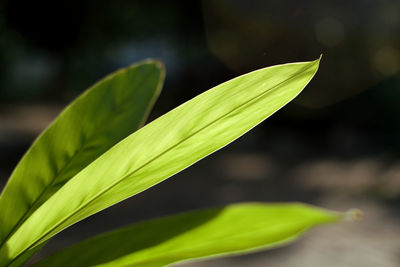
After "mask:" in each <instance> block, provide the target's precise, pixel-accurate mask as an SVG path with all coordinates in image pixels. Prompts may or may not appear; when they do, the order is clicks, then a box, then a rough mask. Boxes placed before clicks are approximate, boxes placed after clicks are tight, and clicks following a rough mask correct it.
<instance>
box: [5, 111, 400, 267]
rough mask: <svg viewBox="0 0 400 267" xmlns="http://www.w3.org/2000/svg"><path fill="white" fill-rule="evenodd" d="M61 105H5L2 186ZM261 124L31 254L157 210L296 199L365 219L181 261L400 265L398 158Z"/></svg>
mask: <svg viewBox="0 0 400 267" xmlns="http://www.w3.org/2000/svg"><path fill="white" fill-rule="evenodd" d="M60 110H61V107H59V106H46V105H30V106H21V107H12V108H11V107H9V108H4V109H3V110H2V112H1V114H0V152H1V153H0V160H1V163H0V183H1V184H0V188H2V187H3V185H4V183H5V181H6V179H7V177H8V176H9V174H10V172H11V171H12V167H13V166H11V163H12V162H13V163H15V164H16V162H17V160H18V158H19V157H21V156H22V154H23V152H24V151H25V149H26V148H27V146H28V145H29V143H30V142H31V141H32V138H33V137H34V136H35V135H37V134H38V133H39V132H40V131H41V130H42V129H43V128H44V127H45V126H46V125H47V124H48V123H49V122H50V121H51V119H52V118H53V117H54V116H56V114H57V113H58V112H59V111H60ZM274 116H279V113H278V114H277V115H274ZM32 122H34V123H32ZM262 130H265V131H268V120H267V121H266V122H264V124H263V125H262V126H260V127H257V128H256V129H254V130H253V131H251V132H250V133H248V134H246V135H245V136H243V137H242V138H240V139H239V140H237V141H236V142H235V143H233V144H231V145H230V146H228V147H226V148H224V149H223V150H221V151H218V152H217V153H215V154H214V155H212V156H210V157H208V158H206V159H204V160H202V161H200V162H199V163H197V164H195V165H194V166H192V167H190V168H189V169H187V170H185V171H183V172H181V173H179V174H178V175H175V176H174V177H172V178H170V179H168V180H167V181H165V182H163V183H161V184H159V185H157V186H155V187H153V188H150V189H149V190H147V191H145V192H143V193H141V194H139V195H137V196H135V197H133V198H131V199H129V200H127V201H124V202H122V203H120V204H118V205H115V206H113V207H111V208H109V209H107V210H105V211H103V212H100V213H99V214H97V215H94V216H92V217H90V218H88V219H86V220H84V221H82V222H80V223H78V224H76V225H74V226H73V227H71V228H70V229H67V230H65V231H64V232H62V233H60V234H59V235H58V236H57V237H56V238H55V239H54V240H52V241H50V242H49V244H48V245H46V246H45V248H44V249H43V250H42V251H40V252H39V253H38V255H37V256H35V259H34V261H35V260H38V259H40V258H42V257H44V256H46V255H49V254H51V253H54V252H56V251H57V250H59V249H61V248H63V247H65V246H68V245H71V244H73V243H75V242H77V241H79V240H82V239H84V238H87V237H89V236H92V235H93V234H96V233H100V232H103V231H106V230H111V229H114V228H116V227H119V226H122V225H126V224H129V223H133V222H136V221H139V220H143V219H148V218H152V217H156V216H161V215H166V214H171V213H175V212H181V211H187V210H190V209H197V208H204V207H209V206H216V205H221V204H226V203H232V202H239V201H302V202H306V203H310V204H314V205H318V206H321V207H324V208H328V209H333V210H338V211H346V210H348V209H350V208H358V209H361V210H362V211H363V212H364V217H363V219H362V220H361V221H357V222H343V223H339V224H335V225H327V226H324V227H320V228H317V229H315V230H312V231H310V232H309V233H308V234H306V235H305V236H304V237H302V238H301V239H300V240H298V241H296V242H294V243H293V244H291V245H289V246H286V247H282V248H278V249H274V250H271V251H264V252H257V253H253V254H250V255H245V256H234V257H230V258H221V259H211V260H207V261H200V262H190V263H182V264H180V266H187V267H189V266H191V267H203V266H208V267H210V266H211V267H213V266H271V267H292V266H296V267H303V266H304V267H336V266H338V267H339V266H340V267H357V266H362V267H376V266H382V267H397V266H400V238H399V237H400V212H399V211H400V210H399V200H400V198H399V196H400V160H399V159H397V158H396V157H393V156H389V155H387V154H385V153H384V152H381V153H378V154H376V155H368V156H348V155H341V153H343V152H342V151H341V150H340V149H339V147H337V151H335V147H332V146H330V147H329V148H328V146H327V149H326V150H325V149H324V147H320V146H324V142H323V141H321V140H320V139H321V137H318V136H317V135H318V134H319V133H315V136H307V135H306V134H305V133H304V132H302V130H301V129H299V130H298V132H294V133H293V132H292V133H290V134H288V133H287V131H285V130H284V129H282V130H279V129H278V130H277V129H274V130H271V131H272V132H271V133H270V134H269V135H267V136H268V138H267V139H263V138H262V136H265V133H263V135H261V131H262ZM342 138H343V140H345V139H346V138H350V135H349V136H347V135H346V133H343V134H342ZM351 138H353V139H354V138H357V136H356V137H354V136H352V137H351ZM317 139H318V140H320V141H319V142H318V145H316V144H315V142H314V141H315V140H317ZM246 148H247V149H246ZM350 149H351V147H350ZM6 162H11V163H7V164H5V163H6Z"/></svg>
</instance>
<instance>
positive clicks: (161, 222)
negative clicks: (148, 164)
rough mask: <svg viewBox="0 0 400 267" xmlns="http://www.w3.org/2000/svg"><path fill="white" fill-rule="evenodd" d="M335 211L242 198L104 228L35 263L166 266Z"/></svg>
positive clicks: (279, 236) (265, 239)
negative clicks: (108, 229) (242, 200)
mask: <svg viewBox="0 0 400 267" xmlns="http://www.w3.org/2000/svg"><path fill="white" fill-rule="evenodd" d="M341 217H342V215H341V214H339V213H334V212H329V211H325V210H322V209H319V208H315V207H313V206H309V205H305V204H294V203H284V204H262V203H242V204H233V205H228V206H225V207H223V208H215V209H207V210H200V211H194V212H188V213H184V214H180V215H174V216H169V217H166V218H161V219H155V220H151V221H147V222H142V223H138V224H134V225H131V226H128V227H124V228H123V229H120V230H117V231H113V232H110V233H106V234H102V235H99V236H97V237H93V238H90V239H88V240H86V241H83V242H81V243H79V244H76V245H74V246H72V247H70V248H67V249H66V250H64V251H61V252H59V253H56V254H55V255H52V256H50V257H49V258H48V259H45V260H43V261H42V262H40V263H39V264H38V265H37V266H38V267H45V266H64V265H68V266H104V267H105V266H165V265H168V264H171V263H175V262H181V261H186V260H189V259H193V258H197V259H198V258H209V257H215V256H225V255H230V254H237V253H243V252H252V251H254V250H260V249H268V248H274V247H276V246H281V245H283V244H286V243H288V242H290V241H293V240H295V239H297V237H299V235H301V234H302V233H304V231H306V230H308V229H309V228H311V227H314V226H317V225H320V224H325V223H330V222H335V221H337V220H340V219H341Z"/></svg>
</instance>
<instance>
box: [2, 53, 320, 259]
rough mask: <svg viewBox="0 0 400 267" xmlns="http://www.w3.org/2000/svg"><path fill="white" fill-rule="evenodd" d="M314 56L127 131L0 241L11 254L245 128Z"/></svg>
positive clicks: (301, 82) (300, 77) (304, 73)
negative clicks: (4, 239) (127, 133)
mask: <svg viewBox="0 0 400 267" xmlns="http://www.w3.org/2000/svg"><path fill="white" fill-rule="evenodd" d="M318 64H319V60H315V61H311V62H302V63H292V64H284V65H278V66H273V67H269V68H265V69H261V70H257V71H254V72H251V73H249V74H246V75H242V76H239V77H237V78H235V79H233V80H230V81H228V82H225V83H223V84H221V85H218V86H216V87H214V88H212V89H210V90H208V91H206V92H205V93H203V94H201V95H199V96H197V97H195V98H193V99H192V100H190V101H188V102H186V103H184V104H182V105H180V106H179V107H177V108H175V109H174V110H172V111H170V112H168V113H167V114H165V115H163V116H161V117H160V118H158V119H157V120H155V121H153V122H151V123H149V124H147V125H146V126H145V127H143V128H141V129H140V130H138V131H136V132H135V133H133V134H131V135H130V136H129V137H127V138H125V139H124V140H123V141H121V142H119V143H118V144H117V145H115V146H114V147H112V148H111V149H109V150H108V151H107V152H106V153H104V154H103V155H102V156H101V157H99V158H98V159H96V160H95V161H94V162H92V163H91V164H90V165H88V166H87V167H86V168H85V169H83V170H82V171H81V172H79V173H78V174H77V175H76V176H75V177H74V178H73V179H71V180H70V181H69V182H68V183H66V184H65V185H64V186H63V187H62V188H61V189H60V190H59V191H58V192H57V193H56V194H54V195H53V196H52V197H51V198H50V199H49V200H48V201H47V202H46V203H44V204H43V205H42V206H41V207H40V208H38V209H37V210H36V211H35V212H34V213H33V214H32V216H31V217H30V218H28V219H27V220H26V221H25V222H24V224H23V225H22V226H21V227H20V228H19V229H18V230H17V231H16V232H15V233H14V234H13V236H12V237H11V238H10V239H9V240H8V241H7V243H6V245H7V249H8V250H7V252H6V254H5V252H4V251H1V250H0V261H1V260H2V257H3V258H4V257H6V258H7V257H8V258H14V257H16V256H18V255H19V254H20V253H23V252H24V251H26V250H29V249H30V248H32V247H34V246H36V245H38V244H40V243H41V242H43V241H45V240H46V239H48V238H50V237H51V236H53V235H55V234H56V233H58V232H59V231H61V230H63V229H64V228H66V227H68V226H70V225H71V224H73V223H76V222H77V221H79V220H82V219H84V218H85V217H87V216H90V215H91V214H94V213H96V212H98V211H100V210H102V209H104V208H106V207H109V206H111V205H113V204H115V203H117V202H119V201H122V200H123V199H126V198H128V197H131V196H133V195H135V194H137V193H139V192H141V191H143V190H146V189H147V188H149V187H151V186H153V185H155V184H157V183H159V182H161V181H163V180H165V179H167V178H168V177H170V176H171V175H173V174H175V173H177V172H179V171H181V170H183V169H184V168H186V167H188V166H190V165H191V164H193V163H195V162H196V161H198V160H200V159H201V158H203V157H205V156H207V155H209V154H210V153H212V152H214V151H216V150H218V149H220V148H221V147H223V146H225V145H227V144H228V143H230V142H232V141H233V140H235V139H236V138H238V137H240V136H241V135H243V134H244V133H245V132H247V131H249V130H250V129H252V128H253V127H255V126H256V125H257V124H259V123H260V122H262V121H263V120H264V119H266V118H267V117H269V116H270V115H271V114H273V113H274V112H275V111H277V110H278V109H279V108H281V107H282V106H284V105H285V104H286V103H288V102H289V101H290V100H292V99H293V98H294V97H295V96H297V95H298V94H299V93H300V92H301V90H302V89H303V88H304V87H305V86H306V85H307V84H308V82H309V81H310V80H311V78H312V77H313V76H314V74H315V73H316V71H317V69H318Z"/></svg>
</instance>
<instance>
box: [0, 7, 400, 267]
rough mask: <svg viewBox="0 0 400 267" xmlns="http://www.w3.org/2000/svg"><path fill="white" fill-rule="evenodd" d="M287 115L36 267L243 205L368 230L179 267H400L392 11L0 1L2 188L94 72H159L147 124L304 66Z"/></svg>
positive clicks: (94, 221)
mask: <svg viewBox="0 0 400 267" xmlns="http://www.w3.org/2000/svg"><path fill="white" fill-rule="evenodd" d="M321 53H322V54H323V59H322V62H321V66H320V70H319V72H318V74H317V76H316V77H315V78H314V79H313V81H312V82H311V83H310V84H309V86H307V88H306V89H305V91H304V92H303V93H302V94H301V95H300V96H299V97H297V98H296V99H295V100H294V101H293V102H291V103H290V104H288V105H287V106H286V107H285V108H284V109H282V110H280V111H279V112H278V113H277V114H275V115H273V116H272V117H271V118H269V119H268V120H267V121H266V122H264V123H263V124H261V125H259V126H258V127H257V128H255V129H254V130H252V131H251V132H249V133H248V134H246V135H245V136H244V137H242V138H240V139H239V140H237V141H236V142H234V143H233V144H231V145H230V146H228V147H226V148H224V149H223V150H221V151H218V152H217V153H216V154H214V155H212V156H210V157H208V158H206V159H204V160H202V161H201V162H199V163H198V164H196V165H194V166H192V167H191V168H189V169H187V170H185V171H183V172H181V173H180V174H178V175H176V176H174V177H173V178H171V179H169V180H167V181H165V182H163V183H161V184H160V185H157V186H156V187H153V188H151V189H149V190H147V191H145V192H143V193H141V194H139V195H137V196H135V197H134V198H131V199H129V200H127V201H125V202H122V203H120V204H118V205H115V206H113V207H111V208H109V209H107V210H105V211H103V212H101V213H99V214H97V215H95V216H92V217H90V218H88V219H86V220H85V221H83V222H80V223H78V224H77V225H75V226H73V227H72V228H70V229H68V230H65V231H64V232H62V233H61V234H59V235H58V236H57V237H56V238H55V239H54V240H53V241H51V242H50V243H48V245H47V246H45V248H44V249H43V250H42V251H40V252H39V254H38V255H37V256H36V259H35V260H37V259H40V258H41V257H44V256H46V255H49V254H51V253H53V252H55V251H57V250H58V249H61V248H63V247H65V246H68V245H70V244H72V243H75V242H76V241H78V240H82V239H84V238H86V237H88V236H91V235H93V234H95V233H99V232H103V231H106V230H110V229H114V228H116V227H119V226H122V225H126V224H129V223H133V222H136V221H139V220H143V219H148V218H153V217H156V216H161V215H166V214H170V213H174V212H181V211H186V210H189V209H196V208H203V207H208V206H216V205H221V204H226V203H232V202H238V201H275V202H280V201H302V202H307V203H311V204H315V205H319V206H322V207H325V208H330V209H335V210H341V211H344V210H347V209H349V208H359V209H362V210H363V211H364V213H365V214H364V219H363V220H362V221H360V222H357V223H342V224H338V225H334V226H326V227H322V228H319V229H317V230H314V231H311V232H310V233H309V234H308V235H306V236H305V237H304V238H302V239H301V240H299V241H298V242H295V243H294V244H292V245H289V246H287V247H285V248H279V249H275V250H272V251H267V252H259V253H255V254H251V255H247V256H240V257H238V256H236V257H232V258H227V259H214V260H208V261H205V262H194V263H187V264H182V265H181V266H188V267H189V266H192V267H195V266H196V267H203V266H274V267H275V266H277V267H289V266H300V267H302V266H311V267H312V266H316V267H322V266H327V267H331V266H341V267H350V266H352V267H354V266H363V267H369V266H371V267H372V266H373V267H376V266H383V267H392V266H393V267H394V266H400V238H399V237H400V157H399V156H400V139H399V136H400V106H399V102H400V1H399V0H381V1H366V0H357V1H316V0H310V1H303V0H287V1H254V0H248V1H239V0H215V1H151V0H148V1H131V0H114V1H99V0H98V1H94V0H92V1H90V0H88V1H77V0H70V1H40V0H38V1H28V0H8V1H1V2H0V189H1V188H2V187H3V186H4V184H5V182H6V180H7V179H8V177H9V175H10V173H11V171H12V169H13V167H14V166H15V165H16V164H17V162H18V160H19V158H20V157H21V156H22V155H23V153H24V152H25V151H26V149H27V148H28V147H29V145H30V144H31V142H32V141H33V139H34V138H35V137H36V136H37V135H38V134H39V133H40V131H42V130H43V129H44V127H46V126H47V125H48V124H49V123H50V122H51V120H52V119H53V118H55V116H57V114H58V113H59V112H60V111H61V110H62V108H63V107H64V106H65V105H66V104H67V103H69V102H70V101H71V100H72V99H74V98H75V97H76V96H77V95H78V94H79V93H81V92H82V91H83V90H84V89H86V88H87V87H89V86H90V85H92V84H93V83H94V82H96V81H97V80H98V79H100V78H101V77H103V76H104V75H106V74H108V73H110V72H112V71H114V70H116V69H118V68H120V67H124V66H127V65H129V64H131V63H133V62H135V61H139V60H142V59H145V58H159V59H161V60H162V61H163V62H164V63H165V65H166V67H167V78H166V83H165V87H164V89H163V92H162V94H161V96H160V98H159V101H158V102H157V103H156V106H155V109H154V111H153V113H152V114H151V116H150V117H151V118H150V120H153V119H155V118H157V117H158V116H160V115H161V114H163V113H165V112H167V111H169V110H171V109H172V108H174V107H175V106H177V105H179V104H181V103H183V102H184V101H186V100H189V99H190V98H192V97H194V96H196V95H198V94H199V93H201V92H204V91H205V90H207V89H209V88H211V87H213V86H215V85H218V84H219V83H221V82H224V81H226V80H228V79H230V78H233V77H235V76H238V75H240V74H244V73H246V72H249V71H252V70H255V69H257V68H261V67H266V66H270V65H274V64H280V63H287V62H295V61H306V60H314V59H316V58H318V57H319V56H320V54H321Z"/></svg>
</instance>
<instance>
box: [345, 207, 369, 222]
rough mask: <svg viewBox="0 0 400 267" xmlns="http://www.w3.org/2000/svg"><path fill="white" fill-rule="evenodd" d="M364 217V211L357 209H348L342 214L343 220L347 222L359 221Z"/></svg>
mask: <svg viewBox="0 0 400 267" xmlns="http://www.w3.org/2000/svg"><path fill="white" fill-rule="evenodd" d="M363 217H364V213H363V212H362V211H361V210H359V209H349V210H348V211H346V212H345V214H344V220H345V221H348V222H355V221H360V220H361V219H362V218H363Z"/></svg>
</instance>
